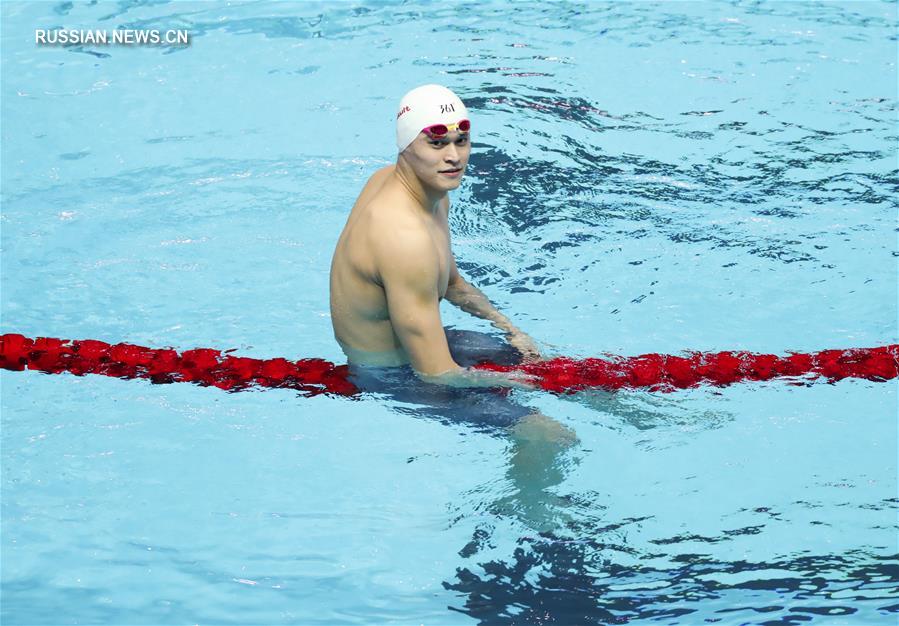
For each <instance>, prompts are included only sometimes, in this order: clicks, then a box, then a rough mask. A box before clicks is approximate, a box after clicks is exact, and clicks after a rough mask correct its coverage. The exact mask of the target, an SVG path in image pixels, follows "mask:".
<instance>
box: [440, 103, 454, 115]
mask: <svg viewBox="0 0 899 626" xmlns="http://www.w3.org/2000/svg"><path fill="white" fill-rule="evenodd" d="M440 112H441V113H455V112H456V109H455V108H453V105H452V104H441V105H440Z"/></svg>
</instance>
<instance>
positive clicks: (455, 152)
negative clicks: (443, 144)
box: [445, 143, 459, 166]
mask: <svg viewBox="0 0 899 626" xmlns="http://www.w3.org/2000/svg"><path fill="white" fill-rule="evenodd" d="M445 160H446V162H447V163H449V164H450V165H453V166H458V165H459V149H458V148H457V147H456V144H454V143H451V144H449V145H448V146H447V151H446V159H445Z"/></svg>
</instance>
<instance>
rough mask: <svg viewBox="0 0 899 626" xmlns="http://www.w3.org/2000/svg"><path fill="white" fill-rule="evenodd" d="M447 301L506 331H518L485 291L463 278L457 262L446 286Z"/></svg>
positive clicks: (454, 263)
mask: <svg viewBox="0 0 899 626" xmlns="http://www.w3.org/2000/svg"><path fill="white" fill-rule="evenodd" d="M444 297H445V298H446V301H447V302H449V303H450V304H453V305H455V306H457V307H459V308H460V309H462V310H463V311H465V312H466V313H470V314H471V315H474V316H475V317H480V318H481V319H485V320H488V321H489V322H491V323H492V324H493V325H494V326H495V327H496V328H498V329H499V330H501V331H503V332H505V333H514V332H516V331H518V329H517V328H515V326H514V325H513V324H512V322H511V321H510V320H509V318H508V317H506V316H505V315H503V314H502V313H500V312H499V311H498V310H497V309H496V307H495V306H493V304H492V303H491V302H490V300H489V299H487V296H485V295H484V292H483V291H481V290H480V289H478V288H477V287H475V286H474V285H472V284H471V283H470V282H468V281H467V280H465V279H464V278H462V276H461V275H460V274H459V272H458V270H457V269H456V262H455V260H454V261H453V267H452V270H451V272H450V278H449V285H448V286H447V288H446V295H445V296H444Z"/></svg>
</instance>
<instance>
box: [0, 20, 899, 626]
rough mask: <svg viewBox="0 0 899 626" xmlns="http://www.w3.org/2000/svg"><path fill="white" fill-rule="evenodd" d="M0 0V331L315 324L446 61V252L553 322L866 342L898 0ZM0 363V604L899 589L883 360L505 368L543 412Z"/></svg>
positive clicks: (480, 608)
mask: <svg viewBox="0 0 899 626" xmlns="http://www.w3.org/2000/svg"><path fill="white" fill-rule="evenodd" d="M0 11H2V18H3V19H2V40H3V49H2V67H0V69H2V122H3V124H2V201H3V211H2V222H0V225H2V272H3V282H2V331H3V332H19V333H23V334H26V335H29V336H56V337H76V338H94V339H102V340H105V341H109V342H117V341H129V342H133V343H136V344H143V345H150V346H172V347H175V348H177V349H179V350H184V349H189V348H193V347H197V346H204V347H207V346H208V347H216V348H220V349H231V348H233V349H236V350H237V353H238V354H241V355H244V356H253V357H259V358H268V357H275V356H285V357H289V358H300V357H307V356H317V357H322V358H325V359H328V360H331V361H337V362H339V361H341V359H342V355H341V353H340V351H339V348H338V347H337V345H336V343H335V342H334V341H333V339H332V336H331V326H330V321H329V319H328V298H327V288H328V287H327V285H328V282H327V277H328V274H327V273H328V265H329V262H330V255H331V252H332V249H333V245H334V242H335V240H336V237H337V235H338V234H339V232H340V228H341V227H342V225H343V221H344V220H345V218H346V215H347V212H348V210H349V208H350V206H351V205H352V202H353V200H354V199H355V196H356V194H357V193H358V191H359V189H360V187H361V185H362V184H363V183H364V181H365V180H366V178H367V176H368V175H369V174H370V173H371V172H372V171H373V170H375V169H376V168H378V167H381V166H383V165H386V164H388V163H390V162H392V160H393V158H394V154H393V153H392V151H391V147H392V146H393V125H392V123H393V114H394V110H393V109H394V106H395V104H396V102H397V101H398V99H399V97H400V96H401V95H402V94H403V93H404V92H405V91H406V90H408V89H409V88H410V87H412V86H415V85H417V84H421V83H426V82H440V83H445V84H447V85H448V86H450V87H451V88H453V89H454V90H455V91H456V92H457V93H459V94H460V96H461V97H462V98H463V99H464V100H465V102H466V104H467V105H468V108H469V111H471V112H472V116H473V123H474V133H475V136H474V139H475V141H474V149H473V154H472V157H471V166H470V171H469V174H468V176H467V177H466V179H465V181H463V183H462V187H461V189H460V190H459V191H458V192H456V193H455V194H454V196H453V203H454V209H453V212H452V214H451V217H450V220H451V227H452V229H453V237H454V251H455V253H456V255H457V258H458V259H459V264H460V270H461V271H462V273H463V274H464V275H465V276H466V277H468V278H469V279H470V280H471V281H472V282H473V283H475V284H477V285H478V286H479V287H481V288H482V289H483V290H484V291H485V292H486V293H487V294H488V295H489V296H490V297H491V298H492V299H493V300H494V302H496V303H497V304H498V306H499V308H500V309H501V310H503V311H504V312H506V313H507V314H508V315H509V316H510V317H511V318H512V319H513V321H515V323H516V324H518V325H519V326H520V327H521V328H522V329H523V330H525V331H526V332H528V333H529V334H531V335H532V336H533V337H535V338H536V339H538V341H541V342H543V343H544V345H546V346H551V347H550V348H549V350H550V351H554V352H556V353H558V354H567V355H574V356H592V355H599V354H603V353H614V354H623V355H634V354H641V353H646V352H661V353H678V352H680V351H683V350H710V351H714V350H727V349H741V350H752V351H761V352H773V353H784V352H786V351H787V350H797V351H814V350H819V349H822V348H842V347H854V346H876V345H883V344H886V343H895V342H896V341H897V336H896V335H897V327H896V326H897V319H896V318H897V272H896V257H897V252H896V234H895V231H894V228H895V219H896V202H895V192H896V188H897V184H899V174H897V171H896V125H895V120H896V111H897V102H896V93H897V89H896V67H895V52H896V45H897V44H896V35H895V33H896V24H897V19H896V5H895V4H894V3H889V2H859V3H852V4H845V5H838V4H834V3H814V4H813V3H794V2H789V3H766V4H750V3H737V4H730V3H715V4H712V3H670V4H668V3H666V4H656V3H652V4H650V3H616V4H599V3H597V4H588V5H579V4H573V3H572V4H569V3H554V4H551V5H543V4H538V3H534V4H518V3H516V4H515V5H514V7H513V6H509V5H506V4H502V3H497V4H489V3H472V4H458V5H446V6H444V5H437V4H403V5H400V4H392V3H391V4H387V3H372V4H364V5H363V4H357V5H354V4H312V3H309V4H306V3H302V4H294V3H263V4H256V3H253V4H249V3H230V4H227V5H226V4H206V3H168V2H154V3H139V2H135V3H129V2H118V3H103V2H101V3H97V4H87V3H84V4H82V3H70V2H65V3H47V4H31V3H13V2H9V3H6V2H5V3H3V4H0ZM56 27H59V28H62V27H65V28H107V29H113V28H136V29H137V28H160V29H167V28H186V29H188V30H189V31H190V32H191V34H192V42H191V45H190V46H189V47H187V48H182V49H167V48H154V47H126V46H107V47H100V46H97V47H90V46H86V47H80V48H79V47H73V48H60V47H37V46H35V44H34V30H35V29H37V28H56ZM443 315H444V322H446V323H448V324H452V325H454V326H456V327H458V328H469V329H475V330H488V328H489V327H488V326H486V325H485V324H483V323H482V322H479V321H476V320H473V319H469V318H468V316H466V315H465V314H463V313H460V312H458V311H456V310H453V309H449V308H445V309H444V310H443ZM0 384H2V608H0V617H2V621H3V623H9V624H37V623H136V622H141V623H188V622H190V623H285V624H286V623H300V624H310V623H332V622H337V623H346V622H354V623H382V622H401V623H413V622H414V623H428V624H469V623H484V624H521V623H559V624H574V623H625V622H635V623H642V622H652V623H664V624H698V623H716V624H746V623H749V624H766V623H771V624H799V623H806V622H812V623H822V624H892V623H895V619H896V613H897V611H899V599H897V594H896V591H895V589H896V587H897V585H899V574H897V566H899V557H897V553H899V549H897V540H896V508H897V507H896V505H897V502H899V499H897V450H896V442H897V425H896V409H897V395H896V385H895V383H894V382H891V383H875V382H870V381H863V380H847V381H842V382H840V383H838V384H833V385H829V384H815V385H811V386H799V387H797V386H791V385H787V384H784V383H783V382H782V381H772V382H766V383H745V384H741V385H737V386H732V387H728V388H724V389H716V388H710V387H701V388H697V389H693V390H689V391H680V392H676V393H672V394H652V393H647V392H641V391H627V392H618V393H607V392H585V393H582V394H579V395H575V396H571V397H560V396H556V395H552V394H547V393H537V392H533V393H525V392H519V391H515V392H514V393H515V394H517V395H519V396H520V397H521V399H522V400H523V401H526V402H527V403H529V404H531V405H533V406H535V407H537V408H539V409H540V410H541V411H542V412H543V413H545V414H546V415H549V416H551V417H553V418H554V419H556V420H558V421H559V422H560V423H562V424H564V425H565V426H567V427H568V428H571V429H572V430H574V431H575V432H576V433H577V436H578V438H579V441H580V442H579V444H578V445H577V446H574V447H572V448H569V449H565V450H562V451H559V450H552V449H548V448H544V449H536V450H527V449H522V448H521V447H516V445H515V444H513V443H512V442H511V441H510V440H509V439H508V438H504V437H501V436H491V435H489V434H484V433H481V432H477V431H475V430H473V429H471V428H470V427H468V426H466V425H464V424H446V423H442V422H438V421H436V420H433V419H426V418H422V417H421V416H418V415H416V407H415V406H414V405H399V404H397V403H391V402H390V401H387V400H383V399H379V398H377V397H365V398H362V399H357V400H350V399H345V398H340V397H332V396H317V397H314V398H301V397H298V396H297V395H296V394H295V393H293V392H290V391H286V390H266V391H251V392H245V393H238V394H229V393H225V392H222V391H220V390H217V389H214V388H201V387H195V386H191V385H151V384H150V383H149V382H147V381H121V380H116V379H110V378H104V377H98V376H87V377H74V376H70V375H60V376H48V375H44V374H40V373H37V372H7V371H0Z"/></svg>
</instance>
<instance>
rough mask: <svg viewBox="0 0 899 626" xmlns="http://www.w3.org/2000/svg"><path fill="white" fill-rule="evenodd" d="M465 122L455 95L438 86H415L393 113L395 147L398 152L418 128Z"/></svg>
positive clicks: (417, 131)
mask: <svg viewBox="0 0 899 626" xmlns="http://www.w3.org/2000/svg"><path fill="white" fill-rule="evenodd" d="M467 119H468V109H466V108H465V105H464V104H462V101H461V100H460V99H459V96H457V95H456V94H454V93H453V92H452V91H450V90H449V89H447V88H446V87H444V86H442V85H422V86H421V87H416V88H415V89H413V90H412V91H410V92H409V93H407V94H406V95H405V96H403V99H402V100H400V106H399V108H398V109H397V114H396V147H397V149H399V151H400V152H402V151H403V150H405V149H406V148H407V147H408V145H409V144H410V143H412V142H413V141H415V138H416V137H418V133H420V132H421V129H422V128H427V127H428V126H431V125H432V124H447V125H450V124H455V123H457V122H458V121H459V120H467Z"/></svg>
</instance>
